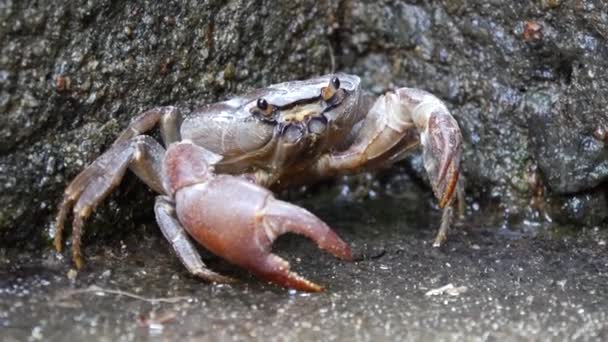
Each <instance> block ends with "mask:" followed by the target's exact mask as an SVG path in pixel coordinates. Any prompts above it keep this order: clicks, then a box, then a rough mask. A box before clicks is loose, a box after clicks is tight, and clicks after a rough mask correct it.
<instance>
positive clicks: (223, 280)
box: [194, 271, 238, 284]
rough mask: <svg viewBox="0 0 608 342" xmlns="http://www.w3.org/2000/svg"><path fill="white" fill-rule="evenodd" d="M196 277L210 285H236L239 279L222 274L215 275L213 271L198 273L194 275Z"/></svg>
mask: <svg viewBox="0 0 608 342" xmlns="http://www.w3.org/2000/svg"><path fill="white" fill-rule="evenodd" d="M194 275H195V276H197V277H199V278H201V279H203V280H204V281H206V282H209V283H216V284H234V283H237V282H238V279H236V278H232V277H229V276H225V275H221V274H219V273H215V272H213V271H205V272H197V273H194Z"/></svg>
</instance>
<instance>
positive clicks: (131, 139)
mask: <svg viewBox="0 0 608 342" xmlns="http://www.w3.org/2000/svg"><path fill="white" fill-rule="evenodd" d="M178 117H179V116H178V113H177V111H176V109H175V108H173V107H158V108H154V109H151V110H149V111H147V112H144V113H143V114H141V115H140V116H138V117H137V118H136V119H135V120H134V121H133V123H132V124H131V125H129V127H127V129H126V130H125V131H123V133H122V134H121V135H120V137H119V138H118V139H117V140H116V141H115V142H114V144H113V145H112V147H111V148H110V149H109V150H108V151H106V152H105V153H104V154H103V155H101V157H99V158H97V159H96V160H95V161H94V162H93V163H92V164H91V165H89V166H88V167H87V168H85V169H84V170H83V171H82V172H81V173H80V174H79V175H78V176H76V178H75V179H74V180H73V181H72V182H71V183H70V185H68V187H67V188H66V189H65V191H64V197H63V201H62V203H61V205H60V206H59V212H58V214H57V218H56V231H55V238H54V245H55V249H57V251H61V250H62V234H63V229H64V226H65V220H66V218H67V216H68V212H69V211H70V210H71V209H72V206H73V215H74V220H73V224H72V258H73V260H74V263H75V264H76V267H77V268H81V267H82V265H83V263H82V256H81V249H80V241H81V236H82V225H83V223H84V220H85V219H86V218H87V217H89V215H90V214H91V212H92V211H93V210H94V209H95V207H96V206H97V205H99V203H101V201H103V200H104V199H105V198H106V197H107V196H108V195H109V194H110V192H111V191H112V190H113V189H114V188H115V187H116V186H117V185H118V184H119V183H120V181H121V180H122V178H123V177H124V174H125V172H126V170H127V168H130V169H131V170H132V171H133V172H135V173H136V174H137V175H138V176H139V178H141V179H142V180H143V181H144V182H145V183H146V184H147V185H148V186H149V187H150V188H152V189H154V190H155V191H156V192H159V193H165V191H164V188H163V185H162V176H161V168H162V166H161V165H162V159H163V155H164V153H165V150H164V148H163V147H162V146H161V145H160V144H159V143H158V142H156V141H155V140H154V139H153V138H151V137H149V136H145V135H139V134H141V133H143V132H145V131H147V130H150V129H151V128H153V127H154V125H155V124H156V123H157V122H159V121H160V122H161V131H162V134H163V137H166V138H167V139H168V140H171V139H179V134H177V133H176V132H177V129H178V128H177V127H171V124H172V123H175V122H177V121H178Z"/></svg>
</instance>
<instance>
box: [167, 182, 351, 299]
mask: <svg viewBox="0 0 608 342" xmlns="http://www.w3.org/2000/svg"><path fill="white" fill-rule="evenodd" d="M176 204H177V205H176V209H177V215H178V217H179V220H180V221H181V222H182V223H183V225H184V227H185V229H186V230H187V231H188V233H189V234H190V235H191V236H192V237H193V238H194V239H196V240H197V241H198V242H199V243H201V244H202V245H203V246H205V248H207V249H209V250H210V251H211V252H213V253H214V254H216V255H218V256H220V257H222V258H224V259H226V260H227V261H229V262H231V263H233V264H236V265H238V266H241V267H243V268H246V269H248V270H249V271H251V272H252V273H254V274H256V275H258V276H259V277H261V278H264V279H266V280H268V281H271V282H273V283H276V284H279V285H281V286H284V287H289V288H294V289H298V290H302V291H310V292H317V291H322V290H323V288H322V287H321V286H319V285H317V284H315V283H313V282H311V281H308V280H306V279H304V278H302V277H300V276H299V275H297V274H296V273H294V272H291V271H290V268H289V263H288V262H287V261H285V260H283V259H281V258H280V257H279V256H277V255H275V254H272V253H271V248H272V243H273V242H274V241H275V239H276V238H277V237H278V236H280V235H281V234H284V233H287V232H293V233H297V234H302V235H304V236H306V237H308V238H310V239H312V240H313V241H315V242H316V243H317V245H318V246H319V247H320V248H321V249H324V250H326V251H327V252H329V253H331V254H333V255H334V256H336V257H338V258H340V259H344V260H352V252H351V250H350V247H349V246H348V245H347V244H346V243H345V242H344V241H342V240H341V239H340V238H339V237H338V235H336V233H334V232H333V231H332V230H331V229H330V228H329V227H328V226H327V225H326V224H325V223H324V222H323V221H321V220H320V219H319V218H317V217H316V216H314V215H313V214H311V213H310V212H308V211H307V210H305V209H303V208H300V207H298V206H295V205H293V204H290V203H287V202H283V201H280V200H277V199H275V198H274V197H273V195H272V193H271V192H269V191H268V190H266V189H265V188H262V187H260V186H257V185H255V184H252V183H250V182H248V181H246V180H245V179H244V178H239V177H234V176H228V175H221V176H217V177H213V178H212V179H210V180H209V181H207V182H205V183H199V184H195V185H193V186H188V187H185V188H182V189H179V190H178V191H177V193H176Z"/></svg>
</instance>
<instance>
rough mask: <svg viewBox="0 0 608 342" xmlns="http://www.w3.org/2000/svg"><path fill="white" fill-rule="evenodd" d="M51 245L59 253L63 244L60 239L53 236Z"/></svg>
mask: <svg viewBox="0 0 608 342" xmlns="http://www.w3.org/2000/svg"><path fill="white" fill-rule="evenodd" d="M53 247H54V248H55V250H56V251H57V253H61V252H62V251H63V244H62V243H61V239H58V238H55V241H53Z"/></svg>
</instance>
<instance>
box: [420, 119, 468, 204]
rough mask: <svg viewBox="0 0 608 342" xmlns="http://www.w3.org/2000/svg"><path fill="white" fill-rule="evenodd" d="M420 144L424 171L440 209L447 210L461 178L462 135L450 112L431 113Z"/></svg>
mask: <svg viewBox="0 0 608 342" xmlns="http://www.w3.org/2000/svg"><path fill="white" fill-rule="evenodd" d="M421 142H422V150H423V160H424V167H425V169H426V171H427V174H428V176H429V178H430V181H431V185H432V187H433V192H434V194H435V196H436V197H437V199H438V200H439V207H441V208H444V207H446V206H447V205H449V204H450V203H451V202H452V198H453V195H454V191H455V190H456V186H457V184H458V176H459V174H460V156H461V154H462V135H461V133H460V128H459V127H458V123H457V122H456V120H455V119H454V117H452V115H450V114H449V112H447V110H446V111H445V112H443V111H438V112H433V113H431V114H430V116H429V118H428V121H427V126H426V129H425V130H424V132H423V133H422V139H421Z"/></svg>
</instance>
